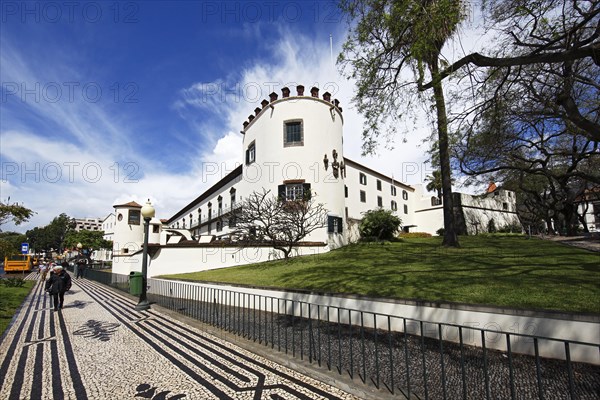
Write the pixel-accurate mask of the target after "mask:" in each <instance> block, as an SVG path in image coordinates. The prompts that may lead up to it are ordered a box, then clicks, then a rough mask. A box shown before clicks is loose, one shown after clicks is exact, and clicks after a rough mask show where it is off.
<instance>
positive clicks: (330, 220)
mask: <svg viewBox="0 0 600 400" xmlns="http://www.w3.org/2000/svg"><path fill="white" fill-rule="evenodd" d="M334 218H335V217H332V216H331V215H329V216H327V232H329V233H333V219H334Z"/></svg>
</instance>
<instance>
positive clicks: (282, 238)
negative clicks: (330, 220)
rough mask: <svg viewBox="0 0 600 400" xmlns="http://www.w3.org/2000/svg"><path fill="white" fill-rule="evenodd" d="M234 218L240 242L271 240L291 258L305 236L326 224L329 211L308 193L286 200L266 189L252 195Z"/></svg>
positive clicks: (273, 245) (272, 243)
mask: <svg viewBox="0 0 600 400" xmlns="http://www.w3.org/2000/svg"><path fill="white" fill-rule="evenodd" d="M234 218H235V224H236V229H237V230H236V232H235V234H236V235H238V236H240V235H241V236H242V240H241V241H240V242H241V243H246V244H251V243H257V244H258V243H260V244H264V243H268V244H270V245H271V246H272V247H273V248H274V249H275V250H279V251H281V252H282V253H283V256H284V258H289V257H290V254H291V253H292V250H293V249H294V247H296V246H297V245H298V243H299V242H300V241H301V240H302V239H304V238H305V237H306V236H308V235H309V234H310V233H312V232H314V231H315V230H317V229H319V228H323V227H324V226H325V223H326V220H327V211H326V210H325V208H324V206H323V204H321V203H316V202H315V201H314V199H312V198H311V197H310V195H309V194H307V195H306V196H304V198H303V199H299V200H286V199H284V198H280V197H277V196H275V195H273V194H271V191H270V190H265V189H263V191H262V192H253V193H252V194H250V195H249V196H248V198H247V199H246V200H245V201H244V202H243V204H242V207H241V208H240V209H239V211H238V212H236V214H235V215H234Z"/></svg>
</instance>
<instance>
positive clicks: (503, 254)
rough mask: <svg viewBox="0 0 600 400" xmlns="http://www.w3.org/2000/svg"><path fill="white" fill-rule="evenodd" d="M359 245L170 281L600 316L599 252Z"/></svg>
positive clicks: (504, 242) (505, 243)
mask: <svg viewBox="0 0 600 400" xmlns="http://www.w3.org/2000/svg"><path fill="white" fill-rule="evenodd" d="M460 242H461V246H462V247H461V248H460V249H451V248H444V247H442V246H441V238H440V237H433V238H426V239H403V241H402V242H394V243H385V244H383V245H382V244H356V245H350V246H347V247H344V248H341V249H338V250H334V251H331V252H329V253H325V254H321V255H316V256H307V257H300V258H294V259H291V260H289V261H287V262H286V261H273V262H267V263H260V264H252V265H245V266H240V267H232V268H223V269H217V270H212V271H206V272H197V273H190V274H179V275H169V276H168V277H169V278H174V279H183V280H196V281H209V282H225V283H234V284H241V285H253V286H261V287H275V288H287V289H303V290H312V291H319V292H328V293H347V294H359V295H368V296H373V297H391V298H399V299H421V300H431V301H435V300H440V301H451V302H461V303H470V304H486V305H497V306H506V307H511V308H527V309H549V310H562V311H573V312H591V313H600V253H592V252H590V251H586V250H582V249H577V248H572V247H567V246H564V245H560V244H557V243H553V242H549V241H543V240H539V239H527V238H526V237H522V236H468V237H461V238H460Z"/></svg>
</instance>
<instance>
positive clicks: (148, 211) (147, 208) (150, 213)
mask: <svg viewBox="0 0 600 400" xmlns="http://www.w3.org/2000/svg"><path fill="white" fill-rule="evenodd" d="M142 217H144V251H143V253H142V293H141V294H140V301H139V303H138V304H137V305H136V306H135V309H136V310H138V311H143V310H147V309H149V308H150V303H148V299H146V286H147V285H146V281H147V277H148V230H149V227H150V220H151V219H152V217H154V207H152V204H151V203H150V199H148V201H147V202H146V204H144V206H143V207H142Z"/></svg>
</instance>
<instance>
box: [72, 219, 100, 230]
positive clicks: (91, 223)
mask: <svg viewBox="0 0 600 400" xmlns="http://www.w3.org/2000/svg"><path fill="white" fill-rule="evenodd" d="M74 220H75V231H77V232H79V231H82V230H86V231H101V230H102V221H103V220H102V218H93V217H92V218H74Z"/></svg>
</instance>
